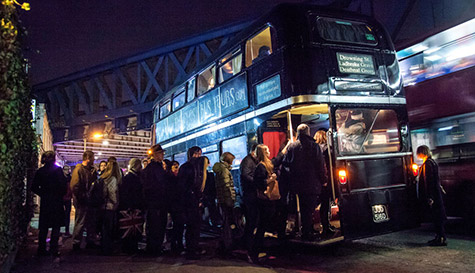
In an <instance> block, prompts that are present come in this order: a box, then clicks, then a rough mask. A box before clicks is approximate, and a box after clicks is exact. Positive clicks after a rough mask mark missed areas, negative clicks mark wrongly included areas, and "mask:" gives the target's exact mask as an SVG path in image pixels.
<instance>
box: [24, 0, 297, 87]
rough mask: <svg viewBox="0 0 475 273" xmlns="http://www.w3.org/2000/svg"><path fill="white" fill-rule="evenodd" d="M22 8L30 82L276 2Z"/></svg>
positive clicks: (104, 2)
mask: <svg viewBox="0 0 475 273" xmlns="http://www.w3.org/2000/svg"><path fill="white" fill-rule="evenodd" d="M29 2H30V4H31V10H30V11H29V12H22V13H21V18H22V21H23V23H24V24H23V25H24V26H25V27H26V29H27V31H28V36H27V38H26V39H27V43H26V45H27V47H28V50H27V51H26V52H25V55H26V57H27V58H28V59H29V60H30V62H31V70H30V72H31V73H30V76H31V81H32V84H37V83H41V82H45V81H47V80H50V79H54V78H57V77H60V76H64V75H67V74H70V73H73V72H76V71H79V70H83V69H86V68H89V67H91V66H94V65H99V64H103V63H106V62H109V61H113V60H116V59H119V58H124V57H127V56H131V55H135V54H138V53H141V52H144V51H147V50H150V49H152V48H157V47H160V46H162V45H164V44H166V43H169V42H172V41H175V40H179V39H182V38H185V37H188V36H193V35H196V34H199V33H202V32H205V31H207V30H210V29H213V28H217V27H220V26H222V25H227V24H231V23H234V22H239V21H243V20H249V19H252V18H256V17H258V16H259V15H261V14H263V13H265V12H267V11H268V10H269V9H270V8H271V7H272V6H274V5H275V4H277V3H280V2H302V0H294V1H289V0H286V1H278V0H259V1H257V0H256V1H253V0H242V1H223V0H206V1H204V0H203V1H193V0H173V1H169V0H166V1H165V0H157V1H152V0H140V1H123V0H101V1H39V0H32V1H29Z"/></svg>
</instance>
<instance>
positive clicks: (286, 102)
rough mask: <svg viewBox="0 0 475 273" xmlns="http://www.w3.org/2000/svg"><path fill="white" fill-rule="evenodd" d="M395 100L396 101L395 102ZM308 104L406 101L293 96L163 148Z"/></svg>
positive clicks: (185, 137)
mask: <svg viewBox="0 0 475 273" xmlns="http://www.w3.org/2000/svg"><path fill="white" fill-rule="evenodd" d="M396 99H397V100H396ZM309 102H316V103H328V102H333V103H376V104H390V103H391V102H392V104H405V103H406V99H405V98H389V97H381V98H380V97H361V96H328V95H301V96H295V97H290V98H288V99H284V100H281V101H278V102H275V103H273V104H270V105H268V106H265V107H262V108H261V109H258V110H254V111H252V112H249V113H246V114H243V115H241V116H239V117H236V118H234V119H232V120H229V121H226V122H223V123H220V124H216V123H211V124H208V125H206V126H205V127H209V128H207V129H204V130H202V131H199V132H196V133H193V134H191V135H188V136H184V137H182V138H180V139H178V140H175V141H172V142H170V143H166V144H163V145H162V147H163V148H168V147H172V146H174V145H177V144H180V143H183V142H185V141H188V140H192V139H194V138H197V137H200V136H204V135H207V134H209V133H212V132H216V131H218V130H221V129H223V128H226V127H229V126H232V125H235V124H237V123H241V122H244V121H246V120H249V119H252V118H254V117H257V116H260V115H263V114H267V113H270V112H273V111H276V110H279V109H282V108H284V107H287V106H289V105H294V104H299V103H309Z"/></svg>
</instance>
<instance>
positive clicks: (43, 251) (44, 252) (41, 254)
mask: <svg viewBox="0 0 475 273" xmlns="http://www.w3.org/2000/svg"><path fill="white" fill-rule="evenodd" d="M36 255H37V256H38V257H44V256H49V255H50V253H49V251H46V250H43V249H41V250H40V249H38V251H37V252H36Z"/></svg>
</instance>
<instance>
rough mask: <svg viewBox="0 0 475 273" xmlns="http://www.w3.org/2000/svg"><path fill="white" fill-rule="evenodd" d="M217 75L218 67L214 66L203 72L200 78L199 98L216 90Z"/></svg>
mask: <svg viewBox="0 0 475 273" xmlns="http://www.w3.org/2000/svg"><path fill="white" fill-rule="evenodd" d="M215 75H216V67H215V66H214V65H213V66H210V67H209V68H208V69H206V70H205V71H203V72H201V74H200V75H199V76H198V96H200V95H202V94H204V93H206V91H208V90H210V89H212V88H214V86H215V85H216V81H215Z"/></svg>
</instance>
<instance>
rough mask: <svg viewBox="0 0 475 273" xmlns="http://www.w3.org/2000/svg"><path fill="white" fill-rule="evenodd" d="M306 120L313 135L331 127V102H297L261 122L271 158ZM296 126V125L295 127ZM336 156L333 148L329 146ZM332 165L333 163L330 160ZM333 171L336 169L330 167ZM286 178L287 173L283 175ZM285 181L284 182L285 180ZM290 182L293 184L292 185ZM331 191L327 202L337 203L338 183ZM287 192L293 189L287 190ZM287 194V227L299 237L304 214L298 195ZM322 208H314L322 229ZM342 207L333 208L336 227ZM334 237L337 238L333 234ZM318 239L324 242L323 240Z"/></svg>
mask: <svg viewBox="0 0 475 273" xmlns="http://www.w3.org/2000/svg"><path fill="white" fill-rule="evenodd" d="M301 123H305V124H307V125H308V126H309V127H310V134H311V136H312V137H313V136H314V135H315V133H316V132H317V131H318V130H325V131H327V130H328V129H329V125H330V123H329V107H328V105H327V104H311V105H299V106H293V107H292V108H291V109H288V110H285V111H282V112H280V113H278V114H276V115H274V116H273V117H272V118H270V119H268V120H265V121H264V126H262V125H261V127H260V133H259V139H260V141H261V142H262V143H263V144H265V145H267V146H268V147H269V151H270V153H271V156H270V158H273V157H274V156H275V155H277V153H278V152H279V151H280V150H281V149H282V148H283V147H284V145H285V144H286V143H287V141H289V140H292V141H295V140H296V132H295V131H296V129H297V127H298V125H299V124H301ZM291 128H292V129H291ZM328 151H329V153H330V155H329V157H330V158H332V157H333V155H331V149H329V150H328ZM330 168H332V167H331V164H330ZM330 173H332V171H330ZM282 179H284V180H285V177H282ZM287 179H289V180H290V181H284V180H283V181H280V182H282V183H281V184H280V185H281V186H284V185H286V186H291V185H290V184H291V183H292V182H291V179H292V178H291V177H287ZM283 183H284V184H283ZM288 184H289V185H288ZM329 189H331V191H332V192H331V193H330V194H329V200H326V201H327V202H331V203H333V201H334V200H335V186H334V185H329ZM283 192H285V193H288V192H289V189H287V191H285V190H284V191H283ZM283 198H286V204H287V206H288V207H287V211H288V218H287V230H286V232H287V233H288V234H289V235H291V236H295V237H296V238H298V237H299V236H300V235H301V234H300V225H301V216H300V206H299V204H298V203H299V202H298V198H297V196H293V195H290V194H289V195H286V194H285V196H284V197H283ZM319 208H320V207H317V208H316V210H315V212H314V217H313V218H314V229H315V230H319V229H320V228H321V219H320V213H319ZM337 210H338V208H337V207H336V206H333V207H332V208H331V212H332V213H331V216H330V222H331V223H330V224H331V225H332V226H334V227H336V228H339V227H340V223H339V220H338V215H336V211H337ZM330 239H332V240H334V239H335V238H330ZM314 243H317V244H320V243H321V242H320V241H316V242H314Z"/></svg>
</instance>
